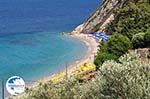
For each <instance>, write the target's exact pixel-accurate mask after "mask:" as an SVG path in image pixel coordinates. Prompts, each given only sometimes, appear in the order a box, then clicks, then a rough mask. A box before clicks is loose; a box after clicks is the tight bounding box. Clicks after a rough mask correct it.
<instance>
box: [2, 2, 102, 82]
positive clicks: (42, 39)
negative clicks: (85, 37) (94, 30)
mask: <svg viewBox="0 0 150 99" xmlns="http://www.w3.org/2000/svg"><path fill="white" fill-rule="evenodd" d="M100 3H101V1H100V0H0V81H2V80H7V79H8V78H9V77H11V76H20V77H22V78H23V79H24V80H26V81H28V80H31V81H36V80H38V79H40V78H43V77H45V76H48V75H50V74H53V73H55V72H60V71H61V70H63V69H64V68H65V66H66V65H70V64H72V63H74V62H75V61H77V60H79V59H81V58H83V57H84V56H85V54H86V52H87V46H86V45H85V44H84V43H83V42H82V41H79V40H77V39H75V38H73V37H70V36H68V35H62V32H66V33H68V32H71V31H72V30H73V29H74V28H75V27H76V26H78V25H79V24H81V23H83V22H85V21H86V20H87V19H88V17H89V16H90V15H91V14H92V13H93V11H95V10H96V9H97V7H98V6H99V5H100Z"/></svg>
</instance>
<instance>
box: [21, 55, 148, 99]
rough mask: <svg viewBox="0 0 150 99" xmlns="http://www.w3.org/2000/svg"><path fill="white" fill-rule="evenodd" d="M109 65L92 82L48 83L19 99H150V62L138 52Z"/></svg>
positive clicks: (104, 65)
mask: <svg viewBox="0 0 150 99" xmlns="http://www.w3.org/2000/svg"><path fill="white" fill-rule="evenodd" d="M119 60H120V63H117V62H115V61H107V62H105V63H104V64H103V65H102V66H101V67H100V70H99V71H98V75H97V77H96V78H94V79H93V80H91V81H89V82H86V83H85V82H83V83H78V82H74V81H67V82H66V83H63V84H58V85H53V84H51V83H46V84H44V85H40V86H39V88H37V89H34V90H28V92H27V93H26V94H24V97H21V98H18V99H150V72H149V71H150V61H148V60H147V61H146V60H145V61H144V62H143V60H142V59H140V57H139V55H138V54H137V53H131V54H126V55H124V56H122V57H120V58H119Z"/></svg>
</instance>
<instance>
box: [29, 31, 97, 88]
mask: <svg viewBox="0 0 150 99" xmlns="http://www.w3.org/2000/svg"><path fill="white" fill-rule="evenodd" d="M67 35H68V34H67ZM69 36H71V37H73V38H75V39H77V40H80V41H81V42H83V43H85V45H86V46H87V50H86V54H85V55H83V57H82V58H81V59H79V60H77V61H75V62H72V64H70V65H69V66H68V68H67V71H68V75H69V76H70V75H71V71H73V70H76V68H77V67H78V66H81V65H83V64H85V63H93V62H94V58H95V55H96V54H97V50H98V42H97V41H96V39H94V38H93V37H91V36H89V34H82V33H75V34H71V35H70V34H69ZM64 71H65V69H61V70H60V73H64ZM56 74H58V72H56V73H54V74H51V75H49V76H46V77H43V78H40V79H38V80H37V82H35V83H32V84H29V85H27V87H28V88H36V87H37V86H38V85H39V83H47V82H49V81H50V80H51V79H52V78H53V77H54V76H55V75H56Z"/></svg>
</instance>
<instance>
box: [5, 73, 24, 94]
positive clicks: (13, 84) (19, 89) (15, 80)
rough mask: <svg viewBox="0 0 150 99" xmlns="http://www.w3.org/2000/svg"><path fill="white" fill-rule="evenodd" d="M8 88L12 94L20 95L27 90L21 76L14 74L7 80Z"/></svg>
mask: <svg viewBox="0 0 150 99" xmlns="http://www.w3.org/2000/svg"><path fill="white" fill-rule="evenodd" d="M6 89H7V91H8V92H9V93H10V94H11V95H15V96H16V95H19V94H21V93H23V92H24V91H25V82H24V80H23V79H22V78H21V77H19V76H12V77H10V78H9V79H8V80H7V82H6Z"/></svg>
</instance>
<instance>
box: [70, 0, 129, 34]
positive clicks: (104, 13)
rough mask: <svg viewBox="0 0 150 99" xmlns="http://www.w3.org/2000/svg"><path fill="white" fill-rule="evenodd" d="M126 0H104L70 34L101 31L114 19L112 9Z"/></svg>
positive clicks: (120, 5) (118, 6)
mask: <svg viewBox="0 0 150 99" xmlns="http://www.w3.org/2000/svg"><path fill="white" fill-rule="evenodd" d="M126 1H127V0H104V1H103V3H102V4H101V5H100V7H99V8H98V9H97V10H96V12H94V13H93V14H92V15H91V16H90V17H89V18H88V19H87V21H86V22H85V23H83V24H81V25H80V26H78V27H77V28H76V29H75V30H74V31H73V32H72V34H75V33H86V34H87V33H91V32H97V31H99V32H100V31H103V30H104V29H105V27H106V26H107V25H108V23H110V22H111V21H112V20H113V19H114V11H115V10H116V9H118V8H120V7H122V6H123V4H124V3H125V2H126Z"/></svg>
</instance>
